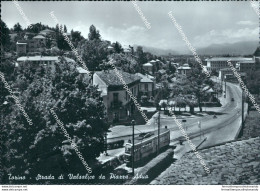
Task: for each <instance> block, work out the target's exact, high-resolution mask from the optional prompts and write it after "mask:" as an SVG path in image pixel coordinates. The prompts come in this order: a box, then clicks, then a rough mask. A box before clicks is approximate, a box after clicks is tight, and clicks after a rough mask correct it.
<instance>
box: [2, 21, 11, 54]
mask: <svg viewBox="0 0 260 191" xmlns="http://www.w3.org/2000/svg"><path fill="white" fill-rule="evenodd" d="M9 34H10V30H9V28H8V27H7V26H6V24H5V22H3V21H2V19H1V45H3V48H4V49H8V47H9V46H10V36H9Z"/></svg>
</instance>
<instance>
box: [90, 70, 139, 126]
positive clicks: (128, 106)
mask: <svg viewBox="0 0 260 191" xmlns="http://www.w3.org/2000/svg"><path fill="white" fill-rule="evenodd" d="M119 72H120V74H121V75H122V78H123V80H124V82H125V83H126V85H127V86H128V88H129V90H130V91H131V92H132V94H133V95H134V96H135V97H137V96H138V93H139V88H138V87H139V83H140V80H141V77H139V76H137V75H135V74H129V73H126V72H122V71H119ZM93 85H97V86H98V88H99V90H100V91H101V96H102V98H103V102H104V104H105V107H106V112H107V116H108V120H109V121H110V122H111V121H113V122H117V121H120V120H126V119H128V117H130V116H132V115H133V114H134V113H135V112H136V108H135V104H134V102H133V101H132V99H131V98H130V96H129V94H128V92H127V91H126V90H125V88H124V86H123V84H122V82H121V81H120V79H119V77H118V76H117V74H116V73H115V71H113V70H105V71H100V72H95V73H94V75H93Z"/></svg>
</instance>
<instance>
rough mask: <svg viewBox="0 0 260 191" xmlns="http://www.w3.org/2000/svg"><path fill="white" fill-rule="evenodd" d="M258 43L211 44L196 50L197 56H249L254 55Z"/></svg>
mask: <svg viewBox="0 0 260 191" xmlns="http://www.w3.org/2000/svg"><path fill="white" fill-rule="evenodd" d="M257 47H258V42H256V41H244V42H237V43H233V44H228V43H226V44H212V45H210V46H208V47H206V48H200V49H197V54H198V55H220V54H230V55H249V54H254V52H255V50H256V48H257Z"/></svg>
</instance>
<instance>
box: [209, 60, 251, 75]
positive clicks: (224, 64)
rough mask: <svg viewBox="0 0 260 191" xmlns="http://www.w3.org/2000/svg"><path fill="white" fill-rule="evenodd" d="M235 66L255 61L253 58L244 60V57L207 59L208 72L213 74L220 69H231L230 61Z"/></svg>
mask: <svg viewBox="0 0 260 191" xmlns="http://www.w3.org/2000/svg"><path fill="white" fill-rule="evenodd" d="M229 60H230V62H231V63H232V64H233V66H234V67H235V66H236V63H238V62H244V61H246V62H247V61H253V60H254V59H253V58H244V57H215V58H209V59H205V61H206V62H207V70H208V71H210V72H212V71H216V72H219V70H220V69H223V68H229V66H228V61H229Z"/></svg>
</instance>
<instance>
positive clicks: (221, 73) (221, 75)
mask: <svg viewBox="0 0 260 191" xmlns="http://www.w3.org/2000/svg"><path fill="white" fill-rule="evenodd" d="M227 74H230V75H233V74H234V73H233V71H232V70H231V68H223V69H220V70H219V76H218V77H219V79H220V80H224V79H225V75H227Z"/></svg>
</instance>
